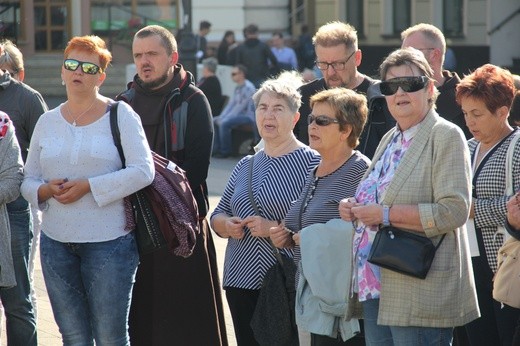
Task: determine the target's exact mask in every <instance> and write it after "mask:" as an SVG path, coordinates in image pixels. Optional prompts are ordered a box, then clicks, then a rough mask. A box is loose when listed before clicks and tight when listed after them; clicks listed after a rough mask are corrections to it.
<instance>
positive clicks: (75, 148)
mask: <svg viewBox="0 0 520 346" xmlns="http://www.w3.org/2000/svg"><path fill="white" fill-rule="evenodd" d="M61 106H62V105H60V106H58V107H56V108H55V109H53V110H50V111H48V112H46V113H44V114H43V115H42V116H41V117H40V119H39V120H38V122H37V124H36V127H35V129H34V133H33V136H32V139H31V144H30V147H29V154H28V157H27V162H26V166H25V178H24V181H23V183H22V187H21V190H22V195H23V196H24V197H25V199H27V200H28V201H29V202H30V203H31V204H32V205H33V206H38V207H39V208H40V209H41V210H42V211H43V218H42V231H43V232H44V233H45V235H47V236H48V237H50V238H52V239H54V240H56V241H60V242H75V243H85V242H100V241H107V240H113V239H116V238H118V237H120V236H123V235H125V234H126V233H127V232H126V231H125V230H124V227H125V216H124V207H123V198H124V197H125V196H127V195H129V194H132V193H133V192H135V191H137V190H140V189H141V188H143V187H145V186H147V185H149V184H150V183H151V182H152V180H153V177H154V174H155V171H154V167H153V161H152V157H151V152H150V148H149V146H148V142H147V140H146V137H145V133H144V130H143V127H142V125H141V120H140V118H139V116H138V115H137V114H136V113H135V112H134V111H133V110H132V108H131V107H130V106H128V105H127V104H125V103H123V102H120V103H119V107H118V124H119V129H120V132H121V145H122V147H123V150H124V153H125V158H126V168H125V169H122V163H121V160H120V157H119V154H118V151H117V149H116V147H115V144H114V140H113V137H112V133H111V129H110V116H109V114H110V112H108V111H107V113H105V114H104V115H103V116H102V117H101V118H100V119H98V120H97V121H95V122H93V123H91V124H89V125H86V126H77V127H76V126H73V125H72V124H70V123H68V122H67V121H66V120H65V118H64V117H63V114H62V113H61V111H60V109H61ZM64 178H68V179H69V181H72V180H77V179H88V180H89V183H90V189H91V191H90V192H89V193H87V194H86V195H84V196H83V197H82V198H80V199H79V200H78V201H76V202H74V203H70V204H61V203H59V202H58V201H57V200H56V199H54V198H50V199H48V200H47V201H45V202H43V203H41V204H39V205H38V188H39V187H40V185H42V184H44V183H45V182H48V181H50V180H52V179H64Z"/></svg>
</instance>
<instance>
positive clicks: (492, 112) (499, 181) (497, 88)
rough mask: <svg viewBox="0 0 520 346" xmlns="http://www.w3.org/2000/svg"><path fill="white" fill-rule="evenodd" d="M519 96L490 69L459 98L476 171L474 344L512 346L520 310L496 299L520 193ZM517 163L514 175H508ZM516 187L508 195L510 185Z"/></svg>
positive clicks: (474, 76) (509, 80)
mask: <svg viewBox="0 0 520 346" xmlns="http://www.w3.org/2000/svg"><path fill="white" fill-rule="evenodd" d="M514 97H515V87H514V84H513V76H512V75H511V73H510V72H509V71H507V70H505V69H502V68H500V67H498V66H495V65H491V64H486V65H484V66H481V67H479V68H478V69H476V70H475V71H474V72H473V73H471V74H469V75H467V76H465V77H464V78H463V79H462V81H461V82H460V83H459V84H458V85H457V91H456V98H457V102H459V104H460V105H461V107H462V111H463V112H464V118H465V120H466V125H467V126H468V128H469V130H470V132H471V134H472V135H473V138H472V139H470V140H469V141H468V144H469V151H470V155H471V164H472V169H473V181H472V182H473V184H472V186H473V191H472V197H473V199H472V203H471V209H470V216H469V217H470V220H469V224H470V225H471V226H470V227H468V237H469V239H474V242H472V243H470V244H475V246H473V247H472V248H471V249H472V250H473V251H472V256H473V257H472V261H473V269H474V270H473V272H474V277H475V285H476V287H477V295H478V303H479V307H480V312H481V314H482V317H481V318H479V319H478V320H475V321H473V322H471V323H469V324H467V325H466V331H467V333H468V338H469V341H470V343H471V345H490V344H494V345H512V339H513V333H514V330H515V326H516V321H517V320H518V318H519V317H520V310H519V309H515V308H513V307H511V306H509V305H504V304H501V303H500V302H497V301H495V300H494V299H493V295H492V291H493V276H494V274H495V272H496V270H497V254H498V249H499V248H500V246H502V244H503V242H504V236H505V234H504V233H505V230H504V222H505V219H506V212H507V207H506V204H507V201H508V200H509V199H510V198H511V197H512V195H513V194H514V192H515V191H518V189H519V188H520V175H519V174H518V172H519V171H520V141H519V142H516V144H515V146H514V147H512V148H511V150H512V157H511V160H512V161H510V162H507V156H508V150H509V147H510V146H511V142H512V140H513V138H514V137H515V136H518V135H520V129H518V128H516V127H514V128H513V127H512V126H511V125H509V123H508V117H509V112H510V109H511V105H512V103H513V99H514ZM510 164H512V172H511V173H512V174H511V175H510V176H509V177H508V176H506V172H507V169H506V167H508V166H509V165H510ZM508 180H509V182H510V183H511V184H512V191H511V192H507V190H506V182H507V181H508Z"/></svg>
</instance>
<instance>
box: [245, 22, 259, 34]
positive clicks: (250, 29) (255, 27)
mask: <svg viewBox="0 0 520 346" xmlns="http://www.w3.org/2000/svg"><path fill="white" fill-rule="evenodd" d="M244 32H245V33H246V34H256V33H258V25H256V24H249V25H248V26H246V27H245V29H244Z"/></svg>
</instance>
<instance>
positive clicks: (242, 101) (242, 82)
mask: <svg viewBox="0 0 520 346" xmlns="http://www.w3.org/2000/svg"><path fill="white" fill-rule="evenodd" d="M246 74H247V68H246V67H245V66H244V65H235V66H234V67H233V70H232V71H231V78H232V79H233V81H234V82H235V83H236V85H237V86H236V88H235V91H234V92H233V96H231V99H230V100H229V102H228V104H227V105H226V107H225V108H224V109H223V110H222V112H221V113H220V115H219V116H218V117H215V118H214V119H213V125H214V126H215V137H214V138H213V156H214V157H217V158H226V157H228V156H230V155H231V146H232V130H233V128H235V127H237V126H240V125H253V126H252V127H253V133H255V139H256V137H258V135H256V125H255V110H254V105H253V98H252V97H253V94H254V93H255V91H256V88H255V86H254V85H253V83H251V82H250V81H249V80H247V79H246ZM255 142H256V141H255Z"/></svg>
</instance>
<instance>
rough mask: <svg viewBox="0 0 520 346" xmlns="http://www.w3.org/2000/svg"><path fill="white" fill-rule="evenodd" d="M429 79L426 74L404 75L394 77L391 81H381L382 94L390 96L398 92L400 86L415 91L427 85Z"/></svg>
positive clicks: (409, 91)
mask: <svg viewBox="0 0 520 346" xmlns="http://www.w3.org/2000/svg"><path fill="white" fill-rule="evenodd" d="M427 82H428V79H427V78H426V77H424V76H421V77H404V78H394V79H391V80H389V81H384V82H381V84H380V85H379V89H380V90H381V94H383V95H386V96H390V95H393V94H395V93H396V92H397V89H399V87H400V88H401V89H402V90H403V91H404V92H407V93H413V92H416V91H419V90H421V89H423V88H424V87H425V86H426V83H427Z"/></svg>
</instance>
